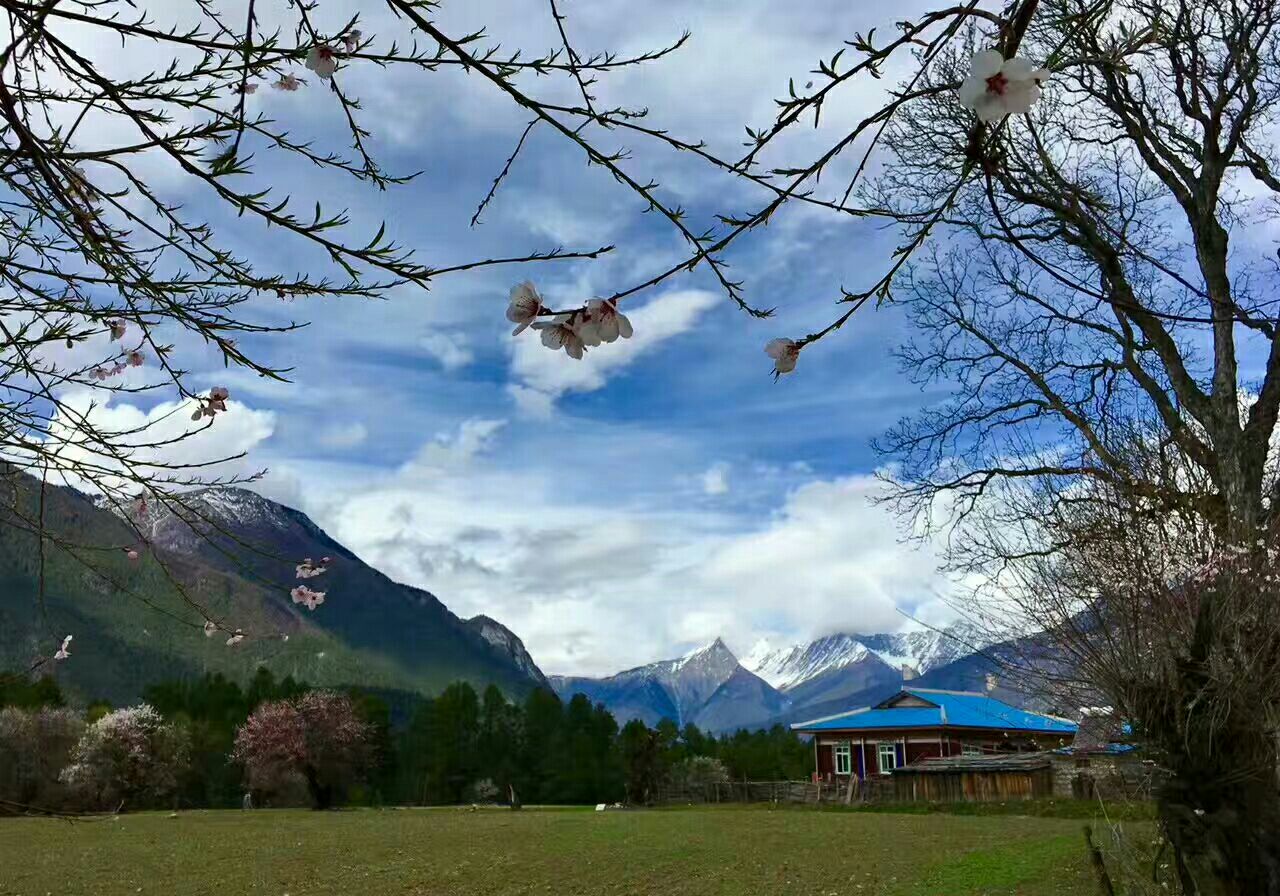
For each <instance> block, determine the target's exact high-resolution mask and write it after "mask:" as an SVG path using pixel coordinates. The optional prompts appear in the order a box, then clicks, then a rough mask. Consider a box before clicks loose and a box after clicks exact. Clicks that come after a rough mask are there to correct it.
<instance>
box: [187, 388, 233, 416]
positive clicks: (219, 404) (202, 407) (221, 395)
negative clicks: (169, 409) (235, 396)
mask: <svg viewBox="0 0 1280 896" xmlns="http://www.w3.org/2000/svg"><path fill="white" fill-rule="evenodd" d="M230 394H231V393H230V392H228V391H227V390H226V388H225V387H223V386H214V387H213V388H212V389H210V390H209V397H208V398H207V399H205V400H204V401H203V402H201V403H200V404H199V405H197V406H196V409H195V410H194V411H192V412H191V419H192V420H199V419H200V418H201V417H213V416H215V415H216V414H217V413H218V412H219V411H225V410H226V409H227V398H228V397H229V396H230Z"/></svg>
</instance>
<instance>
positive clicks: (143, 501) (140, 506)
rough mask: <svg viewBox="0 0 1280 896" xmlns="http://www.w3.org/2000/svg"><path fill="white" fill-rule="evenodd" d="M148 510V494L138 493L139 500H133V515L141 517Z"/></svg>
mask: <svg viewBox="0 0 1280 896" xmlns="http://www.w3.org/2000/svg"><path fill="white" fill-rule="evenodd" d="M146 512H147V496H146V495H138V498H137V500H136V501H134V502H133V515H134V516H138V517H140V516H143V515H145V514H146Z"/></svg>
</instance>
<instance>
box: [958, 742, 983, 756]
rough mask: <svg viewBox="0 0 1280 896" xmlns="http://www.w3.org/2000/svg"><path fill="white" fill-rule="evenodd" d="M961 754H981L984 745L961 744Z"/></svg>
mask: <svg viewBox="0 0 1280 896" xmlns="http://www.w3.org/2000/svg"><path fill="white" fill-rule="evenodd" d="M960 755H961V756H981V755H982V747H980V746H978V745H977V744H961V745H960Z"/></svg>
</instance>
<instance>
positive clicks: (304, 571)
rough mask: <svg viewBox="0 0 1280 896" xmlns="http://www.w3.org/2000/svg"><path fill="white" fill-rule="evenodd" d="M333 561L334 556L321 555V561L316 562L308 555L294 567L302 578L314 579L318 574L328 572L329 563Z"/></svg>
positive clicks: (296, 573)
mask: <svg viewBox="0 0 1280 896" xmlns="http://www.w3.org/2000/svg"><path fill="white" fill-rule="evenodd" d="M332 562H333V558H332V557H321V558H320V562H319V563H315V562H313V561H312V559H311V558H310V557H306V558H304V559H303V561H302V562H301V563H299V564H298V565H297V566H295V567H294V568H293V571H294V574H295V575H296V576H297V577H298V578H300V579H314V578H315V577H316V576H318V575H322V574H324V573H326V572H328V571H329V564H330V563H332Z"/></svg>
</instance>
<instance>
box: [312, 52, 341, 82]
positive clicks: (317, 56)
mask: <svg viewBox="0 0 1280 896" xmlns="http://www.w3.org/2000/svg"><path fill="white" fill-rule="evenodd" d="M307 68H309V69H311V70H312V71H313V72H315V73H316V74H317V75H319V76H320V77H321V78H326V79H327V78H331V77H333V73H334V72H336V71H337V70H338V54H337V53H336V52H334V49H333V47H331V46H329V45H328V44H317V45H316V46H314V47H312V48H311V49H310V50H308V51H307Z"/></svg>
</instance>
